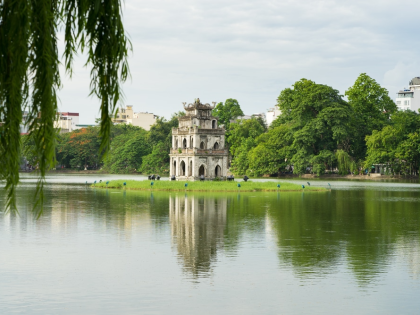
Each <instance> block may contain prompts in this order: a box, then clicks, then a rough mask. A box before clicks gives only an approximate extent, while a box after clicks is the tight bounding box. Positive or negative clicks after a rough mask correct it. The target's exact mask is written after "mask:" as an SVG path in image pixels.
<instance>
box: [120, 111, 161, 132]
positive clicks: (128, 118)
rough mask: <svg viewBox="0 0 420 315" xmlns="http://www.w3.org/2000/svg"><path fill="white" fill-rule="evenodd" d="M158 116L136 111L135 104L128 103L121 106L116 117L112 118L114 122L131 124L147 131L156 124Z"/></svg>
mask: <svg viewBox="0 0 420 315" xmlns="http://www.w3.org/2000/svg"><path fill="white" fill-rule="evenodd" d="M156 119H157V116H156V115H154V114H152V113H147V112H146V113H143V112H139V113H134V111H133V106H132V105H127V106H126V107H125V108H120V109H119V110H118V114H117V117H116V118H113V119H112V122H113V123H114V124H129V125H133V126H137V127H141V128H143V129H145V130H147V131H149V130H150V127H151V126H152V125H154V124H155V122H156Z"/></svg>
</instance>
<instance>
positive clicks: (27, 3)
mask: <svg viewBox="0 0 420 315" xmlns="http://www.w3.org/2000/svg"><path fill="white" fill-rule="evenodd" d="M61 26H63V27H64V41H65V43H64V44H65V50H64V57H65V68H66V71H67V73H68V74H70V76H71V74H72V69H73V60H74V55H75V54H76V53H77V52H78V51H79V50H80V51H81V52H85V53H86V54H87V61H86V65H87V66H90V67H91V84H90V87H91V92H90V95H95V96H97V97H98V98H99V100H100V110H101V124H100V125H101V128H100V130H101V132H100V134H101V136H102V142H101V149H100V150H101V153H102V154H106V153H107V151H108V149H109V137H110V129H111V124H112V122H111V117H112V115H113V114H114V112H115V108H116V104H117V103H118V102H119V101H121V99H122V96H123V92H122V88H121V84H122V82H124V81H125V80H126V79H127V78H128V76H129V67H128V62H127V56H128V52H129V51H131V49H132V48H131V43H130V41H129V40H128V39H127V36H126V35H125V31H124V27H123V23H122V19H121V1H119V0H1V2H0V158H1V161H2V164H3V165H4V166H3V167H2V168H1V170H0V175H1V178H4V179H5V180H6V185H5V188H6V190H7V196H8V199H7V204H6V210H13V211H16V210H17V209H16V198H15V192H16V186H17V184H18V182H19V160H20V148H21V140H20V125H21V124H22V123H23V122H22V112H23V110H24V109H26V110H27V111H28V114H27V117H26V120H25V122H24V123H25V124H26V125H27V126H28V128H29V130H30V133H29V136H30V137H31V138H32V139H33V141H34V142H35V146H36V155H37V163H38V169H39V181H38V185H37V190H36V195H35V203H34V209H35V208H36V209H38V215H40V214H41V213H42V204H43V198H44V197H43V193H42V191H43V185H44V183H45V174H46V172H47V171H48V170H49V169H50V168H52V167H54V165H55V163H56V160H55V143H56V130H55V129H54V120H55V117H56V113H57V90H58V89H59V88H60V87H61V81H60V74H59V70H58V68H59V63H60V58H59V55H58V49H57V33H58V31H59V29H60V27H61ZM29 96H30V98H29ZM37 206H40V207H37Z"/></svg>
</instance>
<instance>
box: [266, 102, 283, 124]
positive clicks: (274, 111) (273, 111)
mask: <svg viewBox="0 0 420 315" xmlns="http://www.w3.org/2000/svg"><path fill="white" fill-rule="evenodd" d="M280 114H281V110H280V109H279V107H278V106H277V105H276V106H275V107H273V108H269V109H268V110H267V113H266V114H265V121H266V122H267V127H269V126H270V125H271V124H272V123H273V121H275V120H276V119H277V117H279V116H280Z"/></svg>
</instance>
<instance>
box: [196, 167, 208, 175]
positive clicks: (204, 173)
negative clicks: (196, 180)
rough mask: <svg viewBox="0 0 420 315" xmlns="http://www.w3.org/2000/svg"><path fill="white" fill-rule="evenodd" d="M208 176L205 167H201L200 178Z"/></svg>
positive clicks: (199, 170)
mask: <svg viewBox="0 0 420 315" xmlns="http://www.w3.org/2000/svg"><path fill="white" fill-rule="evenodd" d="M201 175H203V176H206V169H205V167H204V165H201V166H200V168H199V169H198V176H201Z"/></svg>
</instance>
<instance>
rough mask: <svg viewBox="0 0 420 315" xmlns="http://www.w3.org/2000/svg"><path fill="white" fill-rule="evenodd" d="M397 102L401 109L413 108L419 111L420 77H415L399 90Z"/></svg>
mask: <svg viewBox="0 0 420 315" xmlns="http://www.w3.org/2000/svg"><path fill="white" fill-rule="evenodd" d="M395 102H396V104H397V107H398V109H399V110H412V111H415V112H418V110H419V109H420V77H415V78H413V79H412V80H411V81H410V82H409V85H408V88H404V89H403V90H401V91H398V95H397V99H396V101H395Z"/></svg>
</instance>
